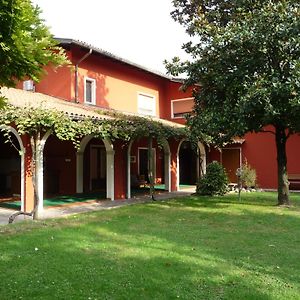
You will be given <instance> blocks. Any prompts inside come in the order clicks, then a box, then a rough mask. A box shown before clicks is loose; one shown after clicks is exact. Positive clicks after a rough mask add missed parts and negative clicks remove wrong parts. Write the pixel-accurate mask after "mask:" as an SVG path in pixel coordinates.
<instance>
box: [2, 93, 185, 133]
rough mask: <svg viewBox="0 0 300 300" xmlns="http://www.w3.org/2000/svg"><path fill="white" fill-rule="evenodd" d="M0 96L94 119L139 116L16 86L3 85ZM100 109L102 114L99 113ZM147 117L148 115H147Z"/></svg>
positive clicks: (15, 102) (23, 104)
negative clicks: (7, 86) (118, 114)
mask: <svg viewBox="0 0 300 300" xmlns="http://www.w3.org/2000/svg"><path fill="white" fill-rule="evenodd" d="M0 96H4V97H5V98H6V99H7V102H8V103H9V104H11V105H13V106H15V107H26V106H30V107H32V108H43V109H49V110H50V109H52V110H57V111H61V112H64V113H66V114H68V115H69V116H70V117H74V118H84V117H86V118H95V119H116V118H114V117H112V116H110V115H108V114H107V113H108V112H118V113H122V114H124V115H125V116H140V117H144V116H141V115H139V114H134V113H128V112H121V111H117V110H112V109H105V108H101V107H98V106H91V105H86V104H80V103H74V102H70V101H66V100H61V99H59V98H56V97H52V96H48V95H45V94H42V93H36V92H30V91H24V90H21V89H16V88H6V87H3V88H1V90H0ZM101 111H102V112H103V114H101ZM147 118H148V117H147ZM149 119H151V120H153V121H157V122H161V123H162V124H163V125H165V126H171V127H176V128H183V127H184V125H181V124H178V123H174V122H171V121H168V120H164V119H160V118H156V117H149Z"/></svg>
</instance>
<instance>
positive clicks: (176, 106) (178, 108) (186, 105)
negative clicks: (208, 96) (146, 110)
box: [171, 98, 194, 119]
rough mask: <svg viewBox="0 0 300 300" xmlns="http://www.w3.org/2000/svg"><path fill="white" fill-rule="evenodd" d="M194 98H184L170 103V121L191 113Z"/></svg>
mask: <svg viewBox="0 0 300 300" xmlns="http://www.w3.org/2000/svg"><path fill="white" fill-rule="evenodd" d="M193 107H194V98H185V99H178V100H172V101H171V117H172V119H176V118H184V115H185V114H187V113H190V112H192V111H193Z"/></svg>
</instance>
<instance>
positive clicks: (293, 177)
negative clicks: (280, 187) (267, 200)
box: [288, 174, 300, 189]
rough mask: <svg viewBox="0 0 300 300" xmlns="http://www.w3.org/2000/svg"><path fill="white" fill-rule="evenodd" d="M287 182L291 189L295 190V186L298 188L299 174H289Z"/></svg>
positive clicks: (299, 185)
mask: <svg viewBox="0 0 300 300" xmlns="http://www.w3.org/2000/svg"><path fill="white" fill-rule="evenodd" d="M288 181H289V183H290V188H291V189H292V188H295V187H296V186H297V187H298V188H300V174H289V175H288Z"/></svg>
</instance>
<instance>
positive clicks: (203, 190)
mask: <svg viewBox="0 0 300 300" xmlns="http://www.w3.org/2000/svg"><path fill="white" fill-rule="evenodd" d="M227 184H228V177H227V175H226V172H225V169H224V167H223V166H222V165H221V164H220V163H218V162H216V161H214V162H212V163H210V164H208V165H207V168H206V174H205V175H204V176H203V177H202V178H200V179H199V181H198V182H197V188H196V193H197V194H200V195H210V196H213V195H224V194H225V193H226V192H227V191H228V186H227Z"/></svg>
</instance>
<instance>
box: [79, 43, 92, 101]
mask: <svg viewBox="0 0 300 300" xmlns="http://www.w3.org/2000/svg"><path fill="white" fill-rule="evenodd" d="M92 52H93V49H90V51H89V52H88V53H86V54H85V55H84V56H83V57H81V58H80V59H79V61H78V62H77V63H76V65H75V103H78V102H79V101H78V66H79V64H80V63H81V62H82V61H84V60H85V59H86V58H87V57H88V56H90V55H91V54H92Z"/></svg>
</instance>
